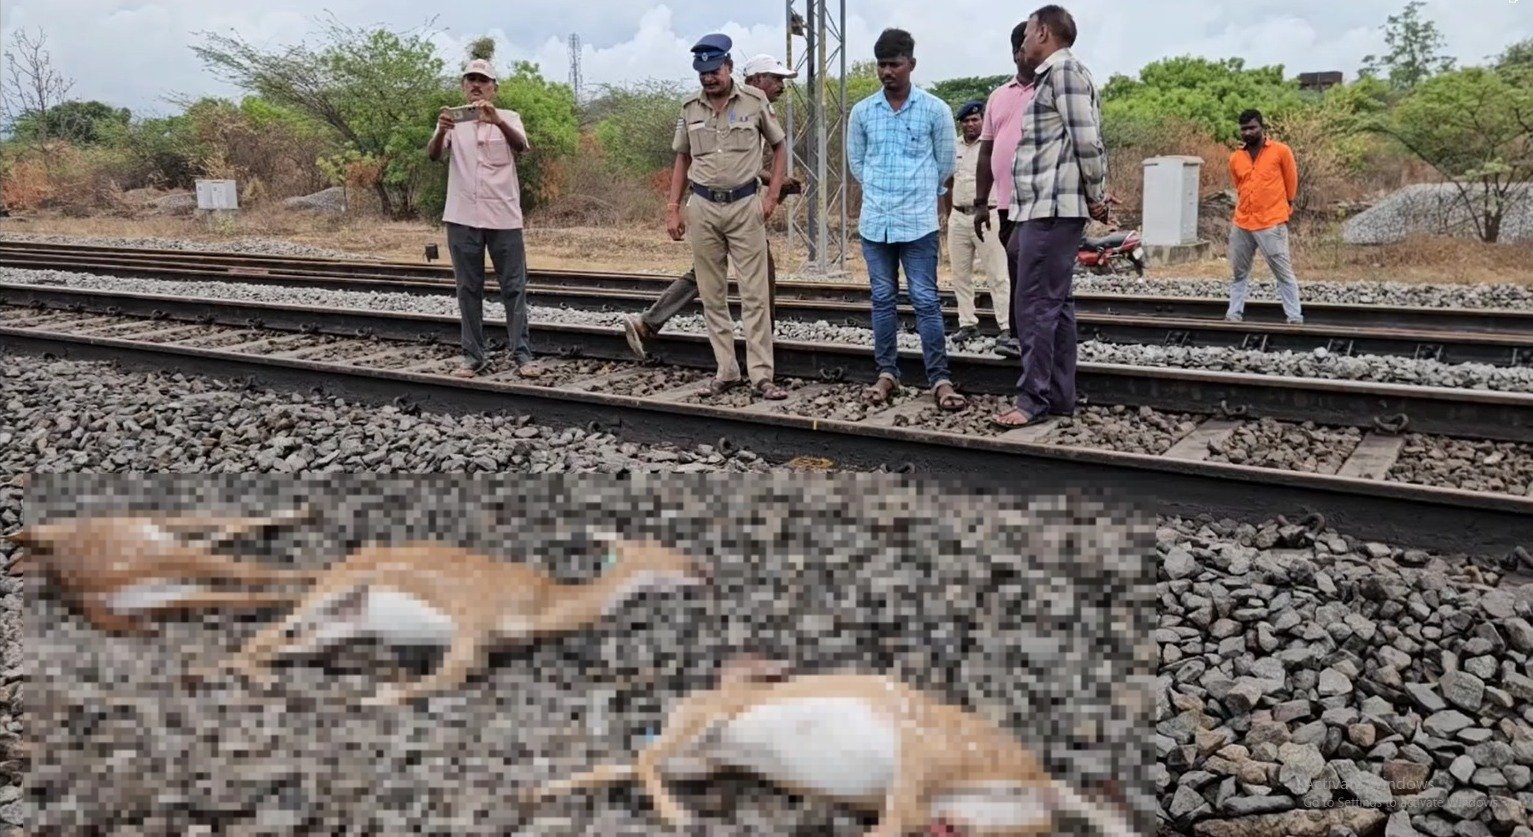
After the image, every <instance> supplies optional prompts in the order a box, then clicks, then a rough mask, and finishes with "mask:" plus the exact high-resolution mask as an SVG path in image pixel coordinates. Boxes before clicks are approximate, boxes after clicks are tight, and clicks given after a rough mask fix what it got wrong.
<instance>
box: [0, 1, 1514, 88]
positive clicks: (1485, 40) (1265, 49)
mask: <svg viewBox="0 0 1533 837" xmlns="http://www.w3.org/2000/svg"><path fill="white" fill-rule="evenodd" d="M1066 5H1067V7H1068V8H1070V9H1071V10H1072V11H1073V12H1074V13H1075V15H1076V18H1077V20H1078V22H1079V25H1080V32H1081V34H1080V38H1079V41H1078V43H1077V51H1078V52H1080V53H1081V55H1082V56H1083V58H1084V59H1085V60H1086V62H1087V64H1088V66H1090V67H1091V68H1092V70H1093V72H1094V73H1095V74H1096V75H1097V77H1098V78H1099V79H1101V80H1105V79H1106V78H1107V77H1108V76H1109V75H1111V74H1112V73H1120V72H1121V73H1130V74H1132V73H1135V72H1137V71H1138V69H1139V68H1140V67H1141V66H1143V65H1144V64H1145V63H1147V62H1149V61H1153V60H1155V59H1158V58H1164V57H1168V56H1173V55H1187V54H1192V55H1203V56H1206V57H1211V58H1224V57H1231V56H1240V57H1243V58H1245V59H1246V62H1247V64H1248V65H1264V64H1282V65H1284V67H1285V69H1286V70H1287V71H1288V72H1289V74H1295V73H1298V72H1303V71H1310V70H1341V71H1343V72H1346V73H1347V74H1348V75H1349V76H1351V75H1352V74H1354V73H1355V72H1356V70H1357V67H1358V65H1359V63H1360V61H1361V59H1362V57H1363V56H1364V55H1365V54H1367V53H1369V52H1377V51H1380V50H1382V49H1383V46H1384V43H1383V35H1382V32H1381V31H1380V29H1379V27H1380V26H1381V25H1382V24H1383V22H1384V20H1385V18H1386V17H1387V16H1388V15H1390V14H1393V13H1395V12H1398V11H1399V10H1400V9H1401V8H1403V7H1404V5H1405V2H1404V0H1349V2H1345V3H1340V2H1336V0H1246V2H1244V3H1218V4H1215V3H1207V2H1204V0H1153V2H1145V3H1133V4H1130V3H1125V2H1122V0H1076V2H1071V3H1067V4H1066ZM848 6H849V8H848V9H847V21H846V29H847V33H846V34H847V38H846V40H847V53H848V54H847V58H848V61H849V62H850V61H854V60H862V59H866V58H869V57H871V52H872V44H873V41H874V39H875V38H876V37H877V35H878V32H879V31H880V30H882V29H883V28H884V27H885V26H899V27H901V28H904V29H907V30H909V31H910V32H911V33H912V34H913V35H914V36H915V38H916V53H917V57H918V59H919V67H918V68H917V72H916V79H917V81H918V82H920V83H930V82H933V81H937V80H939V79H942V78H950V77H953V76H968V75H991V74H999V73H1005V72H1007V71H1008V70H1009V69H1010V59H1009V56H1008V52H1009V48H1008V44H1007V37H1008V34H1009V33H1010V30H1011V27H1012V26H1013V25H1014V24H1015V23H1016V22H1017V20H1019V19H1020V18H1021V16H1022V15H1023V14H1025V11H1026V10H1027V9H1029V8H1031V6H1032V4H1028V5H1025V6H1005V5H1004V4H996V3H994V2H993V0H940V2H930V0H856V2H851V3H848ZM721 8H725V9H727V10H728V11H727V12H721V11H720V9H721ZM508 10H509V11H511V14H510V15H508V14H507V11H508ZM323 11H329V12H331V13H333V14H335V15H336V16H337V17H338V18H339V19H341V20H343V21H345V22H347V23H351V24H357V25H365V24H382V25H387V26H390V27H398V28H414V27H418V26H421V25H422V24H424V23H426V22H427V20H428V15H429V14H431V12H427V11H423V9H422V7H421V6H420V5H419V4H418V3H414V2H409V0H371V2H369V1H368V0H326V2H325V3H324V5H323V6H322V7H319V8H316V7H313V6H311V5H309V4H308V3H307V2H303V0H261V2H251V1H250V0H220V2H217V3H207V2H202V0H158V1H157V2H126V1H125V0H4V2H3V3H0V34H3V35H5V36H6V37H8V36H9V34H10V33H11V32H12V31H13V30H14V29H16V28H17V27H27V28H37V27H41V28H42V29H43V30H44V31H45V32H46V33H47V35H48V39H49V44H50V46H51V47H52V51H53V54H54V57H55V59H56V60H57V61H58V63H59V65H60V66H61V67H62V68H63V69H64V70H65V71H66V73H67V74H68V75H70V76H72V77H74V78H75V79H76V85H75V89H74V93H75V95H77V96H80V97H82V98H96V99H102V100H104V101H108V102H112V103H114V104H119V105H126V106H128V107H132V108H133V109H134V110H135V111H141V112H165V111H167V110H169V109H170V107H171V106H170V105H168V104H167V103H166V102H165V101H164V97H166V96H167V95H170V94H174V93H187V94H193V95H200V94H204V93H207V94H214V95H231V94H234V93H236V91H233V90H231V89H229V88H228V87H227V86H225V85H222V84H220V83H218V82H217V81H216V80H215V79H213V78H211V77H209V75H208V74H207V72H206V69H205V68H204V67H203V66H202V65H201V63H200V62H199V61H198V59H197V58H196V56H195V55H194V54H193V53H192V51H191V49H190V47H191V46H192V45H193V44H194V43H195V42H196V35H195V34H194V33H196V32H199V31H206V30H211V31H219V32H231V31H232V32H237V33H238V34H240V35H241V36H243V37H245V38H248V39H250V40H251V41H253V42H255V43H257V44H262V45H267V46H278V45H281V44H286V43H292V42H296V41H299V40H302V39H304V38H305V37H306V36H312V34H313V33H314V32H315V30H316V23H315V18H316V16H317V15H319V14H322V13H323ZM1425 11H1426V13H1427V15H1428V16H1429V17H1430V18H1431V19H1433V20H1434V21H1435V22H1436V23H1437V25H1438V27H1439V29H1440V30H1441V31H1442V32H1443V34H1444V36H1445V37H1446V39H1447V44H1448V50H1449V52H1450V53H1451V54H1453V55H1454V56H1456V57H1457V58H1458V59H1459V61H1460V62H1461V63H1479V62H1481V61H1483V60H1484V59H1485V58H1486V57H1487V56H1489V55H1493V54H1495V53H1498V52H1500V51H1501V50H1502V49H1503V48H1505V46H1506V45H1507V44H1509V43H1511V42H1513V41H1516V40H1519V39H1522V38H1527V37H1530V36H1533V0H1520V2H1518V1H1516V0H1429V2H1428V4H1427V6H1426V9H1425ZM435 14H436V17H435V21H434V23H435V27H436V29H437V32H436V34H435V36H434V37H435V43H437V45H438V46H439V48H440V49H441V50H442V55H443V57H444V58H445V59H447V60H448V61H449V62H450V63H451V64H457V63H458V62H460V61H462V59H463V46H464V45H465V44H466V43H467V42H468V41H469V40H470V39H472V38H474V37H478V36H480V35H484V34H489V35H491V36H492V37H495V38H496V40H497V41H498V49H497V57H498V59H499V61H500V62H501V63H502V64H503V65H505V66H508V67H509V64H510V62H511V61H513V60H518V59H530V60H533V61H535V62H537V63H538V64H539V65H540V66H541V68H542V71H543V74H544V75H545V76H546V77H549V78H552V79H558V80H563V79H565V78H567V77H568V41H567V39H568V37H569V34H570V33H571V32H576V33H579V34H580V36H581V40H582V42H583V49H582V52H581V63H582V68H583V71H584V77H585V82H586V84H587V86H588V88H592V89H594V88H595V87H597V86H599V85H601V84H603V83H622V82H625V81H630V80H634V79H639V78H645V77H655V78H671V79H678V80H690V79H693V78H695V76H694V75H693V74H692V71H691V65H690V56H689V54H688V51H687V50H688V47H690V46H691V44H693V43H694V42H695V41H696V40H697V38H698V37H700V36H701V35H703V34H706V33H708V32H712V31H722V32H724V33H726V34H728V35H729V36H730V37H731V38H733V39H734V40H735V42H736V48H735V58H736V61H737V63H739V62H742V61H743V60H744V59H745V58H746V57H748V56H750V55H752V54H754V53H757V52H770V53H773V54H776V55H779V56H780V55H781V54H782V52H783V49H784V43H785V39H784V33H783V28H784V27H783V17H784V8H783V5H782V4H781V3H779V2H762V3H756V4H749V5H745V4H729V5H728V6H724V5H722V4H719V3H717V2H716V0H668V2H667V3H665V4H660V5H653V4H650V3H647V2H636V0H586V2H584V3H578V4H577V3H570V2H546V0H545V1H544V2H525V1H523V2H517V3H514V4H482V5H478V6H453V7H442V8H439V9H438V10H437V11H436V12H435ZM798 44H799V47H798V48H800V49H801V48H802V42H801V41H799V42H798Z"/></svg>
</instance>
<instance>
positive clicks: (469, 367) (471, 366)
mask: <svg viewBox="0 0 1533 837" xmlns="http://www.w3.org/2000/svg"><path fill="white" fill-rule="evenodd" d="M489 365H490V362H489V361H488V360H481V361H478V362H475V361H472V360H469V359H467V358H464V359H463V360H461V361H459V362H458V366H457V368H455V369H453V370H452V372H449V373H448V374H450V375H452V376H453V377H454V378H473V377H477V376H478V375H479V373H480V372H483V371H484V370H485V369H486V368H487V367H488V366H489Z"/></svg>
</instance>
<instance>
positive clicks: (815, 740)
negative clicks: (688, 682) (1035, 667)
mask: <svg viewBox="0 0 1533 837" xmlns="http://www.w3.org/2000/svg"><path fill="white" fill-rule="evenodd" d="M725 770H743V771H746V772H749V773H754V774H756V775H758V776H760V777H763V778H765V779H767V780H769V781H771V782H772V783H774V784H776V785H778V786H780V787H783V788H786V789H788V790H789V791H791V792H794V793H799V794H815V795H820V796H823V797H827V798H829V799H831V800H833V801H836V802H839V803H842V804H846V805H848V806H850V807H853V808H856V809H861V810H863V811H866V812H869V813H874V814H877V815H878V817H879V820H878V824H877V825H876V826H875V827H874V828H873V829H872V830H871V831H870V832H869V837H902V836H903V835H905V834H906V833H907V832H908V831H909V830H910V829H912V828H917V829H919V828H921V827H927V828H929V829H930V833H932V834H964V835H970V834H972V835H1007V836H1008V837H1022V835H1041V834H1049V833H1052V831H1053V821H1054V817H1055V815H1056V813H1057V812H1058V811H1061V810H1069V811H1073V812H1076V813H1079V814H1081V815H1083V816H1084V817H1085V818H1086V819H1087V820H1089V821H1090V822H1091V823H1092V824H1093V825H1094V826H1095V827H1096V828H1097V829H1099V830H1100V831H1101V833H1103V834H1106V835H1112V837H1132V836H1133V835H1134V830H1133V828H1132V826H1130V825H1129V823H1128V822H1127V821H1126V820H1125V819H1124V818H1122V817H1121V816H1119V815H1118V814H1116V813H1113V812H1111V811H1110V810H1109V809H1108V808H1107V807H1106V806H1104V805H1101V804H1098V803H1094V802H1092V801H1088V800H1086V799H1084V798H1082V797H1081V796H1080V795H1079V794H1077V793H1076V792H1075V791H1074V790H1072V789H1071V788H1070V787H1069V786H1068V785H1066V784H1065V783H1063V782H1060V781H1058V780H1055V779H1053V778H1051V777H1050V776H1049V775H1048V774H1047V773H1046V772H1045V771H1044V769H1043V767H1042V765H1041V764H1040V763H1039V762H1038V760H1037V758H1036V757H1035V756H1034V755H1033V753H1032V752H1030V751H1029V750H1027V749H1026V748H1025V747H1023V746H1022V745H1021V744H1020V743H1019V742H1018V741H1016V740H1015V739H1014V738H1013V737H1012V736H1011V735H1009V734H1007V733H1006V732H1005V731H1004V730H1002V729H1000V728H998V727H996V726H995V725H992V724H990V723H989V722H987V721H984V720H983V719H981V718H979V717H978V716H975V715H973V714H970V713H968V712H965V711H964V710H962V709H960V708H958V707H956V706H952V705H949V704H945V703H942V702H940V701H938V700H936V699H935V698H934V697H932V696H930V695H928V694H925V693H923V692H920V691H917V690H915V689H913V688H911V687H909V686H906V685H904V684H902V683H900V682H898V681H895V680H893V679H890V678H887V677H881V676H874V675H861V674H820V675H802V676H796V677H788V676H786V666H785V665H784V664H782V663H780V662H777V661H772V660H763V659H755V658H741V659H736V660H733V661H731V662H730V663H728V664H726V665H725V666H724V667H722V668H721V673H720V677H719V685H718V686H717V688H715V689H713V690H711V691H705V692H697V693H693V694H691V695H689V696H687V697H686V698H684V699H682V700H681V702H680V703H678V704H677V705H676V706H675V708H673V709H672V710H671V712H670V713H669V715H668V716H667V718H666V722H665V726H664V728H663V729H662V731H661V733H660V735H659V736H658V737H657V738H656V739H655V740H654V741H652V742H651V743H650V744H649V745H648V746H647V747H645V748H644V749H643V750H642V751H641V752H640V753H639V754H638V757H637V758H636V759H635V760H634V762H633V763H632V764H624V765H605V766H600V767H597V768H595V769H593V770H590V771H588V772H586V773H582V774H579V775H577V776H574V777H572V778H569V779H565V780H562V781H558V782H553V783H549V784H546V785H543V786H542V787H539V788H536V789H533V790H531V791H529V792H527V793H526V794H524V795H523V801H524V803H527V804H532V803H536V802H539V801H543V800H547V799H551V798H554V797H558V796H562V795H565V794H568V793H571V792H573V791H576V790H579V789H582V788H592V787H598V786H601V785H605V784H609V783H613V782H622V781H629V780H637V781H638V782H640V783H641V784H642V785H643V786H644V789H645V791H646V792H647V793H648V794H649V796H650V799H651V800H652V801H653V803H654V806H655V810H656V812H657V813H658V814H659V816H660V817H661V818H662V819H663V820H665V822H666V823H667V824H668V825H670V826H672V827H673V828H687V827H689V826H694V825H695V823H694V822H693V819H692V816H691V815H690V814H689V813H688V812H687V811H686V810H684V809H683V808H682V806H681V804H680V803H679V802H677V800H676V799H675V798H674V797H673V796H672V795H671V794H670V792H669V791H668V790H667V789H666V787H665V779H668V778H669V779H681V780H699V779H706V778H707V777H709V776H711V775H713V774H714V773H716V772H721V771H725Z"/></svg>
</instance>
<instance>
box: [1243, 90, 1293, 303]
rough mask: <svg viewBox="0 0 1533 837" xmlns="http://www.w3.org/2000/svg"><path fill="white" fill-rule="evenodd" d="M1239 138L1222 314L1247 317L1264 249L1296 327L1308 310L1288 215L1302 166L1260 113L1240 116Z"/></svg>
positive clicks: (1279, 291)
mask: <svg viewBox="0 0 1533 837" xmlns="http://www.w3.org/2000/svg"><path fill="white" fill-rule="evenodd" d="M1240 138H1241V140H1242V141H1243V142H1244V145H1243V146H1242V147H1241V148H1239V149H1237V150H1236V151H1235V153H1233V154H1231V155H1230V179H1231V180H1232V181H1234V183H1235V193H1236V195H1237V199H1236V203H1235V218H1234V220H1233V221H1232V222H1231V224H1230V253H1229V257H1230V270H1231V272H1232V274H1233V276H1232V282H1231V284H1230V307H1229V310H1228V311H1227V312H1226V313H1225V317H1224V318H1225V319H1226V320H1230V321H1233V322H1239V321H1240V320H1241V319H1243V318H1244V316H1245V305H1246V293H1247V291H1248V288H1249V284H1250V282H1249V280H1250V278H1251V262H1252V260H1253V259H1254V258H1255V256H1256V251H1258V250H1260V251H1261V254H1262V257H1263V258H1265V259H1266V260H1267V267H1268V268H1270V269H1271V270H1272V277H1273V279H1274V280H1276V282H1277V287H1278V297H1279V298H1280V299H1281V300H1282V301H1283V314H1284V316H1286V317H1287V318H1288V322H1289V323H1291V324H1295V325H1297V324H1300V323H1303V322H1304V313H1303V310H1302V309H1301V307H1300V305H1299V280H1298V279H1297V278H1296V277H1295V276H1294V274H1293V263H1292V259H1291V258H1290V257H1289V251H1288V219H1289V217H1290V216H1292V214H1293V202H1294V199H1295V198H1297V197H1298V195H1299V168H1298V165H1297V164H1296V163H1295V162H1294V158H1293V150H1292V149H1290V148H1289V147H1288V146H1287V145H1284V144H1283V143H1281V142H1278V141H1277V140H1274V139H1269V138H1268V137H1267V136H1266V129H1265V126H1264V125H1263V123H1262V115H1261V112H1260V111H1257V110H1254V109H1253V110H1247V111H1245V112H1244V113H1242V114H1240Z"/></svg>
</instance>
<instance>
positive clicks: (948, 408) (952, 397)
mask: <svg viewBox="0 0 1533 837" xmlns="http://www.w3.org/2000/svg"><path fill="white" fill-rule="evenodd" d="M944 389H945V390H947V393H946V394H944V393H943V390H944ZM932 397H933V398H934V399H936V401H937V409H939V410H942V411H944V412H949V413H956V412H959V411H960V410H963V409H964V408H965V407H967V406H969V399H967V398H964V397H963V396H962V395H959V394H958V391H957V390H955V389H953V385H952V384H949V383H941V384H938V385H936V386H935V387H933V388H932Z"/></svg>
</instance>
